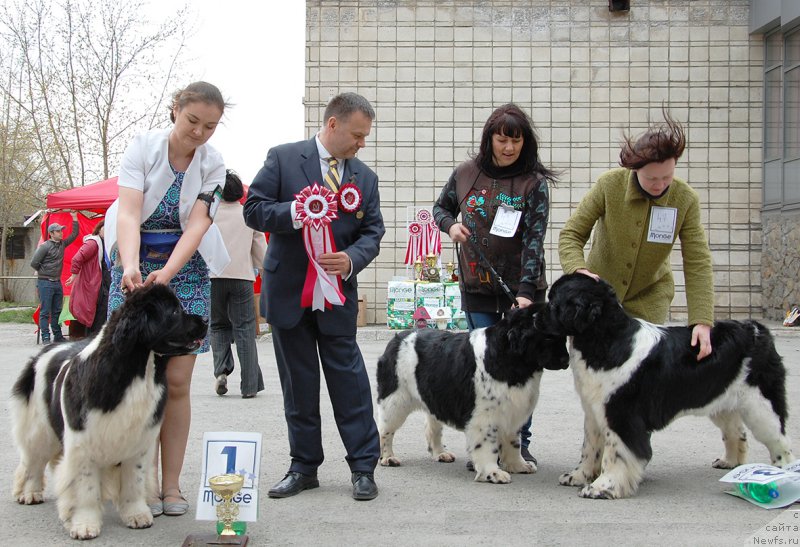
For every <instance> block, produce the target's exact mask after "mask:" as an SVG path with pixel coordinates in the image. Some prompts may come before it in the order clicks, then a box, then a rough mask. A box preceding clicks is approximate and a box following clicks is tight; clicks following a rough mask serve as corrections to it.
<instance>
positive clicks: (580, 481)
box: [558, 469, 591, 486]
mask: <svg viewBox="0 0 800 547" xmlns="http://www.w3.org/2000/svg"><path fill="white" fill-rule="evenodd" d="M589 482H591V479H590V478H589V477H587V476H586V473H584V472H583V471H581V470H580V469H573V470H572V471H570V472H568V473H564V474H563V475H561V476H560V477H558V484H560V485H561V486H584V485H585V484H587V483H589Z"/></svg>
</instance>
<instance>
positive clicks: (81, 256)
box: [69, 236, 103, 326]
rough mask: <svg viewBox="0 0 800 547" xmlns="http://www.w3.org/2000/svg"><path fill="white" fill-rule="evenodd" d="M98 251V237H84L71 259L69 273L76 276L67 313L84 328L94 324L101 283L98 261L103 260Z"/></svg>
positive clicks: (101, 274)
mask: <svg viewBox="0 0 800 547" xmlns="http://www.w3.org/2000/svg"><path fill="white" fill-rule="evenodd" d="M99 251H100V237H99V236H86V237H85V238H83V245H81V248H80V249H78V252H77V253H75V256H73V257H72V265H71V267H70V272H71V273H73V274H76V275H77V277H76V278H75V282H74V284H73V285H72V293H71V294H70V297H69V311H70V313H72V315H73V316H74V317H75V319H77V320H78V321H80V322H81V323H83V324H84V325H86V326H91V325H92V323H94V317H95V313H96V311H97V297H98V295H99V294H100V284H101V283H102V281H103V271H102V266H101V264H100V261H101V260H103V256H102V254H101V253H100V252H99Z"/></svg>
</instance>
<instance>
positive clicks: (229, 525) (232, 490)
mask: <svg viewBox="0 0 800 547" xmlns="http://www.w3.org/2000/svg"><path fill="white" fill-rule="evenodd" d="M208 486H209V487H210V488H211V491H212V492H214V494H216V495H217V496H218V497H220V498H222V503H220V504H218V505H217V519H218V523H217V531H218V533H217V534H204V535H191V536H189V537H187V538H186V541H184V543H183V547H200V546H208V545H240V546H241V545H247V542H248V539H249V538H248V536H246V535H237V534H236V530H235V529H234V527H235V525H245V523H243V522H241V523H240V522H236V523H235V524H234V521H235V520H236V518H237V517H238V516H239V505H238V504H237V503H235V502H234V501H233V497H234V496H235V495H236V494H237V493H238V492H239V490H241V489H242V486H244V477H243V476H241V475H236V474H232V473H229V474H225V475H216V476H214V477H211V478H210V479H208ZM220 524H222V525H223V527H222V530H221V531H220V530H219V528H220V527H219V525H220ZM241 531H242V533H243V532H244V528H242V530H241Z"/></svg>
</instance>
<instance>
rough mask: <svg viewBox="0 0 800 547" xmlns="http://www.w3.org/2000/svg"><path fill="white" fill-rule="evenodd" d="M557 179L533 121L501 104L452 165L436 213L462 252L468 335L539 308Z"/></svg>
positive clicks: (526, 436) (525, 441) (526, 432)
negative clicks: (476, 141) (475, 146)
mask: <svg viewBox="0 0 800 547" xmlns="http://www.w3.org/2000/svg"><path fill="white" fill-rule="evenodd" d="M555 181H556V175H555V173H553V171H551V170H550V169H548V168H546V167H545V166H544V165H542V162H541V161H540V159H539V145H538V142H537V139H536V134H535V133H534V130H533V123H532V122H531V120H530V118H529V117H528V115H527V114H525V112H523V111H522V109H520V108H519V107H518V106H517V105H515V104H506V105H503V106H501V107H499V108H497V109H496V110H495V111H494V112H492V115H491V116H489V119H488V120H487V121H486V124H485V125H484V127H483V134H482V135H481V143H480V148H479V150H478V152H477V154H476V155H475V157H473V158H472V159H470V160H468V161H466V162H464V163H462V164H461V165H459V166H458V167H456V169H455V170H454V171H453V174H452V175H451V176H450V179H449V180H448V181H447V184H446V185H445V186H444V188H443V189H442V192H441V195H440V196H439V199H438V200H436V203H435V204H434V207H433V215H434V218H435V219H436V223H437V225H438V226H439V228H440V229H441V230H442V231H443V232H446V233H447V234H448V235H449V236H450V239H452V240H453V241H454V242H456V243H458V244H460V247H461V248H460V250H459V253H458V261H459V273H460V277H459V284H460V288H461V309H463V310H464V312H465V314H466V316H467V324H468V325H469V328H470V330H472V329H476V328H480V327H488V326H490V325H493V324H495V323H497V322H498V321H499V320H500V319H501V318H502V316H503V314H504V313H505V312H507V311H508V310H509V308H511V306H512V305H517V306H519V307H520V308H525V307H527V306H531V305H533V306H537V307H541V306H544V300H545V292H546V290H547V280H546V278H545V261H544V238H545V234H546V233H547V217H548V213H549V192H548V183H554V182H555ZM459 214H460V215H461V221H458V220H456V219H457V217H458V216H459ZM489 264H491V266H492V267H493V268H494V270H495V271H496V272H497V273H498V274H499V276H500V277H501V278H502V280H503V282H504V283H505V285H506V286H507V287H508V289H510V292H511V293H512V294H511V295H508V294H507V293H506V291H505V289H504V288H503V287H502V285H501V284H500V283H499V282H498V279H496V278H495V276H494V275H492V273H491V269H490V267H489ZM512 296H513V300H512ZM521 436H522V438H521V443H522V455H523V457H524V458H525V459H526V460H527V461H533V462H535V461H536V459H535V458H534V457H533V456H531V455H530V452H529V449H528V446H529V441H530V420H528V423H527V424H525V426H523V428H522V430H521Z"/></svg>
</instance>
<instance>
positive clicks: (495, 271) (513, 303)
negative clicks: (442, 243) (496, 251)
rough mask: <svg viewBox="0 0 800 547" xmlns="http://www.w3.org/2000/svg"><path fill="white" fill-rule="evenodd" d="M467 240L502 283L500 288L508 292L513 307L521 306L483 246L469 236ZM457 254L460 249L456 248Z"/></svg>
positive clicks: (458, 254) (457, 254)
mask: <svg viewBox="0 0 800 547" xmlns="http://www.w3.org/2000/svg"><path fill="white" fill-rule="evenodd" d="M467 241H468V242H469V243H470V244H471V245H472V248H473V249H475V251H477V253H478V258H480V259H481V260H482V261H483V263H484V264H485V265H486V266H487V267H488V268H489V272H490V273H491V274H492V275H493V276H494V278H495V279H497V283H498V285H500V288H501V289H503V292H504V293H506V296H507V297H508V298H509V299H510V300H511V305H512V307H514V308H516V307H519V304H517V298H516V297H515V296H514V293H512V292H511V289H509V288H508V285H506V282H505V281H503V277H502V276H501V275H500V274H499V273H497V270H495V269H494V266H492V263H491V262H489V259H487V258H486V255H484V254H483V251H481V248H480V247H479V246H478V244H477V243H475V242H474V241H472V240H471V239H469V238H467ZM456 246H458V244H456ZM456 256H460V253H459V252H458V249H456Z"/></svg>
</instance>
